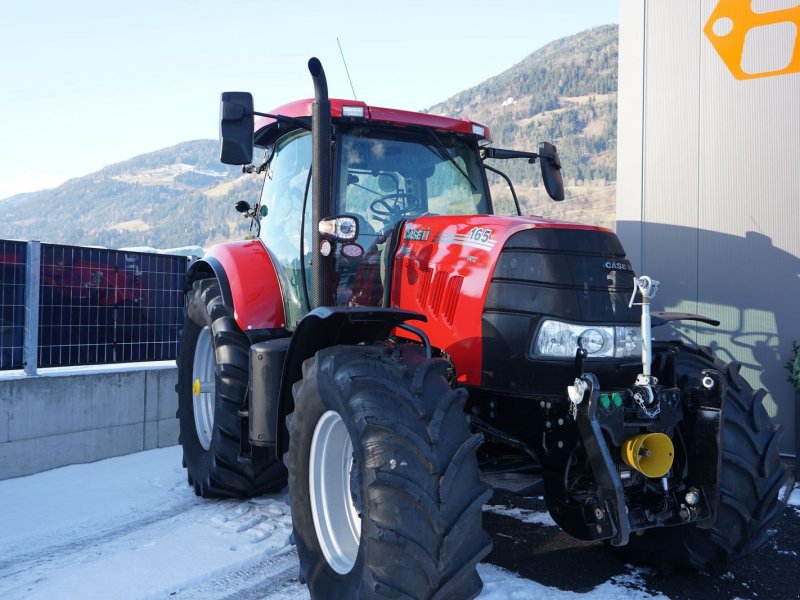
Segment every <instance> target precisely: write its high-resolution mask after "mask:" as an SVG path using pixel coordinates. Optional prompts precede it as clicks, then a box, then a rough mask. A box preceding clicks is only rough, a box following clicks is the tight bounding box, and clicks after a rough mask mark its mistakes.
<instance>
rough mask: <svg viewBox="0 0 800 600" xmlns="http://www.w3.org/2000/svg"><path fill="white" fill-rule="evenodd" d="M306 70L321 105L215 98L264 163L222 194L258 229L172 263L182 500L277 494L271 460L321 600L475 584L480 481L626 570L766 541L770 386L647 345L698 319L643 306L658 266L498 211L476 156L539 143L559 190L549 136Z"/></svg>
mask: <svg viewBox="0 0 800 600" xmlns="http://www.w3.org/2000/svg"><path fill="white" fill-rule="evenodd" d="M309 70H310V72H311V75H312V78H313V81H314V87H315V92H316V95H315V99H314V100H302V101H298V102H294V103H291V104H287V105H285V106H282V107H280V108H277V109H275V110H274V111H273V112H272V113H269V114H266V113H257V112H255V111H254V110H253V100H252V97H251V95H250V94H247V93H242V92H228V93H224V94H222V105H221V137H222V157H221V159H222V162H224V163H226V164H240V165H245V167H244V170H245V171H249V172H257V173H265V180H264V187H263V192H262V194H261V197H260V199H258V200H257V201H256V202H255V203H254V204H253V206H252V207H251V206H250V205H249V204H248V203H246V202H240V203H239V205H238V206H237V209H238V210H239V211H240V212H243V213H245V215H246V216H247V217H249V218H250V219H251V227H252V231H253V234H254V239H252V240H250V241H244V242H232V243H226V244H222V245H219V246H216V247H214V248H212V249H211V250H210V251H209V252H208V254H207V255H206V256H205V257H204V258H203V259H202V260H200V261H197V262H196V263H194V265H193V266H192V268H191V270H190V271H189V276H188V279H187V281H188V284H187V285H188V288H187V302H188V318H187V320H186V324H185V328H184V331H183V337H182V343H181V350H180V356H179V359H178V366H179V381H178V388H177V389H178V393H179V410H178V416H179V418H180V429H181V443H182V444H183V451H184V465H185V466H186V468H187V469H188V478H189V482H190V484H191V485H193V486H194V489H195V492H196V493H197V494H198V495H200V496H203V497H208V498H211V497H224V496H233V497H246V496H252V495H257V494H262V493H265V492H276V491H278V490H281V489H282V488H283V487H284V486H285V485H286V482H287V472H288V486H289V494H290V497H291V510H292V521H293V525H294V534H293V541H294V543H295V544H296V546H297V553H298V556H299V560H300V576H301V579H302V581H304V582H305V583H307V584H308V587H309V589H310V592H311V595H312V597H313V598H336V599H340V598H456V599H461V598H472V597H474V596H476V595H477V594H478V593H479V592H480V590H481V581H480V578H479V577H478V575H477V572H476V570H475V566H476V564H477V563H478V562H479V561H480V560H481V559H482V558H484V557H485V556H486V555H487V554H488V552H489V551H490V549H491V540H490V538H489V536H488V535H487V534H486V533H485V532H484V530H483V528H482V524H481V514H482V506H483V504H484V503H485V502H486V501H487V500H488V499H489V498H490V496H491V495H492V489H491V485H489V483H487V482H498V481H500V482H505V483H504V484H503V485H506V486H508V482H512V483H513V482H514V481H516V482H518V483H520V486H521V487H524V482H526V481H528V482H529V481H530V480H531V474H532V473H538V474H539V475H538V476H540V477H541V480H542V481H543V486H544V497H545V500H546V504H547V507H548V509H549V511H550V514H551V515H552V517H553V519H554V520H555V522H556V523H557V524H558V525H559V526H560V527H561V528H563V529H564V530H565V531H566V532H568V533H569V534H571V535H573V536H575V537H577V538H580V539H583V540H605V541H607V542H608V543H609V545H611V546H614V547H622V548H623V550H625V549H627V551H632V552H631V554H632V555H634V556H636V557H637V558H639V559H640V560H645V561H650V562H654V563H657V564H660V565H662V566H668V567H671V566H678V565H692V566H694V567H697V568H705V567H707V566H708V565H712V564H717V563H721V562H723V561H725V560H726V559H728V558H732V557H737V556H741V555H743V554H746V553H747V552H749V551H752V550H754V549H756V548H758V547H759V546H761V545H762V544H763V543H764V541H765V539H766V536H767V530H768V528H769V527H770V525H771V524H772V523H773V522H774V521H775V519H776V518H777V516H778V515H779V514H780V513H781V511H782V509H783V506H784V504H783V503H782V502H781V499H779V490H780V489H781V488H782V487H783V486H784V485H785V483H786V481H787V478H788V473H787V470H786V468H785V467H784V466H783V465H782V464H781V462H780V459H779V452H778V438H779V435H778V431H777V428H776V427H775V426H774V425H773V424H772V422H771V421H770V418H769V416H768V415H767V413H766V411H765V410H764V408H763V406H762V404H761V399H762V395H763V394H762V393H760V392H754V391H753V389H752V388H751V387H750V386H749V385H748V383H747V382H746V381H745V380H744V379H743V378H742V377H741V376H740V375H739V373H738V365H737V364H735V363H734V364H730V365H726V364H723V363H722V362H720V361H718V360H716V359H715V358H714V357H713V356H712V355H711V353H710V351H709V350H708V349H706V348H698V347H692V346H690V345H687V344H684V343H681V342H651V336H650V327H651V325H660V324H663V323H666V322H668V321H674V320H680V319H697V320H701V321H706V322H710V321H711V320H710V319H706V318H704V317H700V316H697V315H687V314H667V313H652V314H651V313H650V305H649V299H650V298H651V297H652V295H653V293H654V291H655V286H656V282H654V281H652V280H651V279H650V278H648V277H637V276H636V275H635V274H634V272H633V270H632V268H631V264H630V262H629V261H628V259H627V258H626V256H625V251H624V250H623V248H622V245H621V244H620V242H619V240H618V239H617V237H616V235H615V234H614V233H613V232H612V231H609V230H606V229H602V228H598V227H590V226H584V225H577V224H572V223H562V222H557V221H552V220H548V219H543V218H539V217H527V216H521V215H520V214H516V215H513V216H498V215H496V214H493V213H494V211H493V203H492V197H491V195H490V191H489V186H488V183H487V181H488V180H487V170H489V171H494V172H499V171H497V170H496V169H494V168H493V167H490V166H489V165H487V164H486V163H485V162H484V161H485V160H486V159H488V158H492V159H501V160H503V159H508V160H511V159H522V160H527V161H529V162H531V163H533V162H535V161H537V160H538V161H539V164H540V166H541V173H542V178H543V182H544V185H545V188H546V189H547V191H548V193H549V195H550V196H551V197H552V198H553V199H554V200H562V199H563V198H564V191H563V184H562V179H561V174H560V168H561V165H560V162H559V157H558V154H557V152H556V148H555V147H554V146H552V145H551V144H548V143H542V144H541V145H540V146H539V149H538V152H536V153H534V152H522V151H516V150H504V149H499V148H494V147H493V146H492V145H491V137H490V133H489V130H488V129H487V128H486V127H485V126H484V125H481V124H480V123H476V122H474V121H469V120H466V119H450V118H445V117H440V116H434V115H430V114H421V113H414V112H407V111H402V110H393V109H386V108H379V107H374V106H368V105H366V104H365V103H363V102H358V101H351V100H336V99H329V98H328V93H327V84H326V80H325V75H324V72H323V70H322V66H321V65H320V62H319V61H318V60H317V59H311V60H310V61H309ZM255 117H259V119H258V120H256V119H255ZM254 147H255V149H256V150H257V151H258V152H259V157H258V159H257V160H255V162H254ZM501 175H502V174H501ZM503 177H504V178H505V180H506V181H507V183H508V186H509V188H510V190H511V193H512V194H514V192H513V186H512V185H511V182H510V180H508V178H507V177H505V176H503ZM514 198H515V199H516V196H515V195H514ZM519 212H520V211H519V205H518V203H517V213H519ZM284 465H285V466H284Z"/></svg>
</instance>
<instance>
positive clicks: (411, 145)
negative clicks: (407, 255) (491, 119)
mask: <svg viewBox="0 0 800 600" xmlns="http://www.w3.org/2000/svg"><path fill="white" fill-rule="evenodd" d="M312 102H313V101H312V100H307V101H298V102H294V103H291V104H287V105H284V106H282V107H280V108H277V109H275V110H274V111H273V112H272V113H267V114H269V116H263V117H262V118H261V119H260V121H257V122H255V123H254V126H253V128H254V130H255V133H254V134H253V133H247V129H246V128H243V127H236V128H234V127H232V126H231V124H230V122H229V121H237V120H238V119H245V116H244V115H248V114H249V115H251V120H252V115H255V114H258V113H255V112H254V111H253V109H252V99H251V98H249V97H247V96H245V95H243V94H242V93H228V94H227V95H223V108H222V113H223V120H222V132H223V154H222V158H223V161H225V160H226V156H228V158H227V160H228V161H229V162H233V163H237V164H241V163H242V162H243V161H244V160H245V159H247V162H248V163H250V162H251V161H252V164H251V165H249V166H247V167H245V170H250V171H257V172H259V173H261V172H263V173H265V179H264V185H263V189H262V193H261V197H260V200H259V202H258V204H257V205H256V206H255V207H254V208H253V210H252V211H251V212H250V213H248V214H250V215H251V216H252V217H253V218H254V219H255V220H257V221H258V227H257V228H256V229H257V231H258V237H260V238H261V240H262V241H263V242H264V244H265V246H266V247H267V248H268V249H269V251H270V253H271V254H272V255H273V258H274V263H275V265H276V269H277V270H278V276H279V278H280V279H281V282H282V286H281V287H282V290H283V293H284V307H285V310H286V313H287V314H286V321H287V328H289V329H290V330H291V329H293V328H294V327H295V326H296V324H297V323H298V322H299V321H300V319H302V318H303V316H305V315H306V314H307V313H308V312H309V311H310V310H311V309H312V308H314V307H315V306H314V303H313V301H312V291H311V290H312V287H313V278H312V271H313V265H312V256H313V254H314V252H313V251H312V249H314V248H316V247H319V249H320V251H321V253H322V254H323V256H324V257H325V258H326V259H327V260H329V261H330V263H331V266H332V268H331V270H330V271H331V276H330V278H329V279H330V281H329V282H326V283H328V285H329V286H330V291H329V293H328V294H326V302H324V305H326V306H376V307H379V306H387V305H388V304H389V300H390V299H389V294H390V289H389V287H390V286H389V285H388V283H389V282H388V280H387V277H388V274H389V273H390V271H391V262H392V261H391V257H390V256H389V253H388V252H387V248H394V247H396V245H397V241H398V240H397V236H398V235H399V233H400V229H401V227H400V226H401V224H402V223H405V222H406V221H408V220H410V219H414V218H417V217H421V216H435V215H450V216H459V215H464V216H466V215H489V214H492V213H493V212H494V211H493V206H492V203H491V198H490V194H489V190H488V184H487V178H486V171H485V169H484V165H483V158H485V157H487V156H490V157H492V158H526V159H528V160H529V161H531V162H533V160H535V159H536V157H537V156H538V155H537V154H534V153H515V152H513V151H507V150H497V149H494V148H489V146H490V144H491V136H490V132H489V130H488V128H487V127H485V126H484V125H481V124H480V123H476V122H474V121H469V120H466V119H450V118H446V117H440V116H434V115H428V114H424V113H413V112H408V111H399V110H395V109H384V108H380V107H370V106H367V105H366V104H364V103H363V102H356V101H350V100H337V99H333V100H330V104H331V109H330V117H331V118H330V123H331V145H330V147H331V150H332V151H331V152H330V160H331V166H330V171H331V177H330V183H329V186H328V187H329V188H330V194H331V196H330V198H331V199H330V203H329V204H330V210H329V211H326V213H328V214H324V215H322V216H323V219H322V220H321V222H319V221H318V222H317V223H316V225H315V222H314V218H313V214H312V213H313V211H312V207H313V205H314V201H313V187H314V186H313V183H312V169H311V164H312V155H313V147H312V137H313V136H312V134H311V131H310V129H311V126H310V121H309V119H308V114H309V113H310V112H311V106H312ZM236 107H241V109H240V110H236V109H235V108H236ZM226 114H228V115H231V114H233V115H235V116H236V118H235V119H228V120H227V121H228V122H226V119H225V115H226ZM251 131H252V130H251ZM248 135H250V136H252V140H253V147H254V148H255V152H254V153H251V154H249V155H248V154H246V153H244V154H238V155H236V156H230V148H232V147H235V148H245V147H246V146H247V145H248V141H247V139H244V138H246V137H247V136H248ZM541 162H542V163H543V164H542V168H543V170H546V169H547V170H549V171H552V172H554V173H556V174H557V173H558V168H560V165H559V164H558V156H557V154H556V153H555V149H554V148H553V151H552V156H551V157H549V158H548V159H547V160H542V161H541ZM559 177H560V176H559ZM552 178H553V175H551V176H550V179H552ZM559 184H560V182H559ZM509 185H510V182H509ZM556 187H557V186H556ZM512 190H513V188H512ZM559 193H560V194H561V197H563V189H561V190H560V192H559V191H558V189H556V192H555V194H556V195H557V194H559ZM516 211H517V212H519V206H518V205H517V207H516ZM315 229H318V230H319V232H320V233H321V235H322V238H321V239H320V240H319V242H318V245H316V244H315V243H314V232H315ZM409 235H412V234H409ZM420 235H421V234H420Z"/></svg>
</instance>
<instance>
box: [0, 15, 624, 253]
mask: <svg viewBox="0 0 800 600" xmlns="http://www.w3.org/2000/svg"><path fill="white" fill-rule="evenodd" d="M617 37H618V27H617V26H616V25H607V26H603V27H597V28H594V29H591V30H588V31H585V32H583V33H579V34H577V35H573V36H570V37H566V38H562V39H560V40H557V41H555V42H552V43H550V44H547V45H546V46H544V47H543V48H541V49H539V50H537V51H536V52H534V53H533V54H531V55H530V56H528V57H527V58H525V59H524V60H523V61H521V62H520V63H518V64H516V65H514V66H513V67H511V68H510V69H508V70H506V71H504V72H503V73H500V74H499V75H497V76H496V77H492V78H491V79H488V80H487V81H484V82H483V83H481V84H479V85H477V86H475V87H473V88H470V89H468V90H465V91H463V92H460V93H458V94H456V95H455V96H452V97H451V98H449V99H447V100H445V101H444V102H442V103H440V104H437V105H435V106H432V107H430V108H429V109H427V112H430V113H435V114H445V115H448V116H453V117H469V118H471V119H473V120H476V121H480V122H482V123H485V124H487V125H488V126H489V127H490V129H491V131H492V135H493V139H494V141H495V145H497V146H499V147H505V148H514V149H519V150H536V148H537V147H538V142H539V141H540V140H547V141H551V142H553V143H554V144H556V146H558V149H559V154H560V156H561V162H562V165H563V174H564V179H565V182H566V184H567V200H566V201H564V202H561V203H554V202H552V201H550V200H549V199H548V198H547V195H546V194H545V193H544V191H543V190H542V188H541V183H540V177H539V174H538V165H529V164H528V163H527V161H524V160H510V161H492V162H493V163H494V166H496V167H497V168H500V169H501V170H503V171H505V172H506V173H508V174H509V176H510V177H511V179H512V181H514V183H515V186H516V189H517V193H518V195H519V196H520V200H521V204H522V207H523V213H525V214H543V215H545V216H550V217H557V218H565V219H568V220H573V221H578V222H583V223H591V224H597V225H605V226H612V227H613V224H614V218H615V193H616V192H615V182H616V122H617V116H616V115H617ZM218 156H219V147H218V142H216V141H214V140H194V141H190V142H184V143H181V144H178V145H176V146H172V147H170V148H164V149H162V150H158V151H156V152H151V153H149V154H144V155H141V156H137V157H135V158H132V159H130V160H127V161H124V162H121V163H117V164H114V165H111V166H108V167H105V168H104V169H101V170H100V171H97V172H95V173H92V174H90V175H87V176H85V177H79V178H76V179H72V180H70V181H67V182H66V183H64V184H63V185H61V186H59V187H57V188H55V189H52V190H43V191H40V192H34V193H27V194H20V195H18V196H14V197H12V198H10V199H8V200H4V201H2V202H0V239H38V240H41V241H44V242H50V243H62V244H74V245H99V246H105V247H110V248H118V247H126V246H151V247H156V248H159V247H160V248H166V247H176V246H188V245H202V246H206V247H207V246H209V245H211V244H213V243H216V242H219V241H223V240H226V239H241V238H242V237H244V236H245V235H246V234H247V227H246V225H247V222H246V220H245V219H243V218H242V217H241V216H240V215H239V213H237V212H235V211H234V210H233V205H234V204H235V203H236V202H237V201H238V200H248V201H249V202H251V203H252V201H253V200H254V199H255V198H256V196H257V194H258V187H259V183H258V179H259V178H257V177H255V176H252V175H242V173H241V169H239V168H238V167H229V166H225V165H223V164H221V163H220V162H219V160H218ZM490 182H491V183H492V190H493V197H497V198H498V199H500V200H506V201H507V200H509V199H510V195H509V193H508V188H507V186H506V185H505V183H503V182H502V181H501V180H500V179H499V178H496V177H494V176H493V177H492V178H490Z"/></svg>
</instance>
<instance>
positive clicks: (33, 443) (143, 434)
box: [0, 363, 178, 479]
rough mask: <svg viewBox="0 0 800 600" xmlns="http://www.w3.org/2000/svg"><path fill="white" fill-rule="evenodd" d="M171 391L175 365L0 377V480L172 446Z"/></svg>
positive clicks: (174, 424)
mask: <svg viewBox="0 0 800 600" xmlns="http://www.w3.org/2000/svg"><path fill="white" fill-rule="evenodd" d="M111 368H112V369H114V367H111ZM176 383H177V369H176V368H175V366H174V363H173V364H171V365H170V364H166V365H164V364H155V365H145V366H140V365H137V366H136V367H131V366H125V367H120V368H116V369H115V370H112V371H109V370H108V369H105V370H103V369H102V368H99V367H98V368H96V369H93V370H91V371H87V370H86V369H85V368H84V369H82V370H69V369H50V370H45V371H43V374H41V375H37V376H32V377H31V376H19V375H17V376H13V375H4V376H2V378H0V479H8V478H10V477H20V476H22V475H30V474H31V473H38V472H40V471H45V470H47V469H52V468H55V467H61V466H64V465H69V464H74V463H85V462H92V461H95V460H100V459H103V458H108V457H111V456H119V455H122V454H130V453H132V452H139V451H141V450H149V449H152V448H161V447H164V446H172V445H175V444H176V443H177V442H178V421H177V419H176V418H175V412H176V410H177V395H176V393H175V384H176Z"/></svg>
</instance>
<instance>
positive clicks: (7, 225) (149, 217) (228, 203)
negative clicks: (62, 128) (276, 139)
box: [0, 140, 258, 248]
mask: <svg viewBox="0 0 800 600" xmlns="http://www.w3.org/2000/svg"><path fill="white" fill-rule="evenodd" d="M257 193H258V182H257V179H256V177H255V176H243V175H242V174H241V169H240V168H238V167H228V166H226V165H223V164H221V163H220V162H219V143H218V142H217V141H216V140H195V141H191V142H184V143H182V144H178V145H177V146H172V147H170V148H165V149H163V150H159V151H157V152H152V153H150V154H144V155H142V156H137V157H136V158H132V159H130V160H127V161H125V162H122V163H118V164H115V165H111V166H109V167H106V168H104V169H101V170H100V171H97V172H96V173H92V174H91V175H87V176H86V177H80V178H77V179H72V180H70V181H68V182H66V183H65V184H63V185H61V186H59V187H57V188H55V189H53V190H45V191H42V192H37V193H35V194H25V195H24V196H23V197H15V198H12V199H10V200H6V201H3V202H0V238H18V239H38V240H42V241H46V242H54V243H63V244H78V245H99V246H105V247H109V248H118V247H123V246H152V247H156V248H168V247H176V246H187V245H201V246H207V245H210V244H212V243H215V242H218V241H223V240H226V239H231V238H241V237H242V236H243V235H245V233H246V228H245V225H246V222H245V221H244V219H242V218H241V216H240V215H239V213H237V212H236V211H234V210H233V205H234V204H235V203H236V201H237V200H241V199H244V198H246V199H248V200H250V201H252V200H253V198H254V197H255V195H256V194H257ZM4 213H5V214H4Z"/></svg>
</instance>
